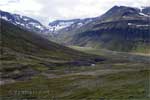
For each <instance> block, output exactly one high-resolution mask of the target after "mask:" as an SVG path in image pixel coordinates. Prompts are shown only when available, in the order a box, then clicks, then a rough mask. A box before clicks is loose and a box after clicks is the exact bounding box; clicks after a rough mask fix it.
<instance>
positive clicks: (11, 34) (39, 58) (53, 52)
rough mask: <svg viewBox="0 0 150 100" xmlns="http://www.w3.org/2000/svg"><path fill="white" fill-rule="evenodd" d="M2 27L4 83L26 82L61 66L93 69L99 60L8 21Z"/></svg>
mask: <svg viewBox="0 0 150 100" xmlns="http://www.w3.org/2000/svg"><path fill="white" fill-rule="evenodd" d="M0 21H1V24H0V27H1V32H0V33H1V41H0V42H1V44H0V50H1V56H0V60H1V62H2V66H1V67H0V73H1V78H2V79H5V80H7V79H21V80H22V79H26V78H29V77H30V76H33V75H35V74H36V75H37V74H38V73H40V72H42V71H46V70H50V69H53V68H55V67H58V66H59V67H61V66H68V65H69V66H81V65H91V64H92V63H95V62H96V61H97V60H102V59H99V57H96V56H93V55H92V56H91V55H88V54H85V53H81V52H78V51H75V50H73V49H69V48H67V47H64V46H61V45H58V44H55V43H53V42H50V41H48V40H47V39H45V38H43V37H41V36H40V35H38V34H35V33H32V32H29V31H26V30H24V29H21V28H19V27H17V26H15V25H13V24H11V23H8V22H6V21H4V20H2V19H1V20H0Z"/></svg>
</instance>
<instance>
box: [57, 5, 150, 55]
mask: <svg viewBox="0 0 150 100" xmlns="http://www.w3.org/2000/svg"><path fill="white" fill-rule="evenodd" d="M58 40H59V43H63V44H64V45H79V46H92V47H103V48H107V49H110V50H118V51H140V52H147V49H148V50H149V48H150V47H149V44H150V15H149V7H145V8H143V9H138V8H132V7H125V6H114V7H113V8H111V9H110V10H109V11H107V12H106V13H105V14H104V15H102V16H100V17H97V18H96V19H95V20H93V21H91V22H90V23H88V24H86V25H83V26H82V27H80V28H78V29H73V30H69V31H67V30H66V31H62V32H61V34H59V35H57V41H58ZM143 50H144V51H143ZM145 50H146V51H145Z"/></svg>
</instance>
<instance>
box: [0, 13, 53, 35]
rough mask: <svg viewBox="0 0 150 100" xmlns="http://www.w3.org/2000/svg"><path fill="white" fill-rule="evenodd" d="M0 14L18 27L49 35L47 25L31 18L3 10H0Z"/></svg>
mask: <svg viewBox="0 0 150 100" xmlns="http://www.w3.org/2000/svg"><path fill="white" fill-rule="evenodd" d="M0 16H1V18H2V19H4V20H6V21H8V22H11V23H12V24H14V25H17V26H19V27H22V28H25V29H28V30H29V31H33V32H36V33H40V34H42V35H51V34H50V33H51V31H50V30H49V29H48V28H47V27H45V26H44V25H42V24H41V23H40V22H39V21H37V20H35V19H33V18H30V17H27V16H22V15H19V14H11V13H9V12H5V11H0Z"/></svg>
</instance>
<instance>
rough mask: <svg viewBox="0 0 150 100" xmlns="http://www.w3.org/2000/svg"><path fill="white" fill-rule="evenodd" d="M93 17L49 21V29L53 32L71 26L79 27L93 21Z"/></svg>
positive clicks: (70, 27) (68, 28)
mask: <svg viewBox="0 0 150 100" xmlns="http://www.w3.org/2000/svg"><path fill="white" fill-rule="evenodd" d="M94 19H95V18H85V19H72V20H56V21H53V22H51V23H49V29H50V30H51V31H52V32H53V33H55V34H56V33H59V32H60V31H61V30H68V31H69V30H71V29H72V28H80V27H82V26H83V25H85V24H87V23H89V22H91V21H93V20H94Z"/></svg>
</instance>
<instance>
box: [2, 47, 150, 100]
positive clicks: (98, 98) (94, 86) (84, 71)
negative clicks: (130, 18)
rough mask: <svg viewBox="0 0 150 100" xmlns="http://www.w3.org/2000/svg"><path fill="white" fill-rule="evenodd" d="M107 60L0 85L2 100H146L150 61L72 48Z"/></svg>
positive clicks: (61, 67)
mask: <svg viewBox="0 0 150 100" xmlns="http://www.w3.org/2000/svg"><path fill="white" fill-rule="evenodd" d="M75 49H78V50H80V51H84V52H86V53H94V54H96V55H100V56H103V57H105V58H106V59H107V60H106V61H102V62H99V63H97V64H92V65H91V66H58V67H55V68H54V69H51V70H46V71H44V72H42V73H41V74H39V75H38V76H34V77H32V78H31V79H30V80H26V81H18V82H14V83H11V84H5V85H1V89H0V94H1V98H2V100H149V99H150V98H149V97H150V69H149V66H150V63H149V61H150V57H149V56H139V55H133V54H126V53H114V52H109V53H108V51H104V50H103V52H102V51H101V50H100V51H99V50H94V49H93V50H92V49H90V50H89V49H87V48H80V47H78V48H75Z"/></svg>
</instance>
